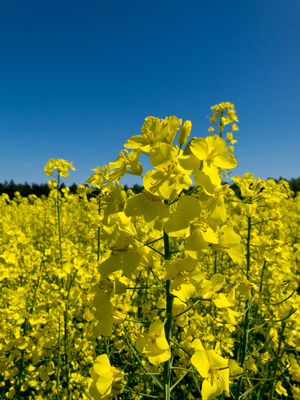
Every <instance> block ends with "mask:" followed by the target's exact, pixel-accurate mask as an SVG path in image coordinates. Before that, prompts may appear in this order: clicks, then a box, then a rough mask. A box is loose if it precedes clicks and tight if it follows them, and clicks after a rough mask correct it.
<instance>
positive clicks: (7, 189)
mask: <svg viewBox="0 0 300 400" xmlns="http://www.w3.org/2000/svg"><path fill="white" fill-rule="evenodd" d="M281 179H284V178H281V177H280V178H279V179H274V180H275V181H276V182H278V181H280V180H281ZM285 180H286V181H287V182H288V183H289V185H290V188H291V190H292V191H293V192H294V194H295V195H296V193H297V192H300V177H299V178H292V179H290V180H287V179H285ZM77 186H78V185H77V184H76V183H73V184H72V185H71V186H69V189H70V192H71V193H76V191H77ZM65 187H66V186H65V184H64V183H62V184H61V185H60V189H63V188H65ZM124 188H125V190H126V191H127V190H128V189H131V190H132V191H133V192H134V193H135V194H138V193H140V192H141V191H142V190H143V186H141V185H139V184H137V183H136V184H135V185H133V187H131V188H129V187H128V185H124ZM231 188H232V189H233V190H234V191H237V190H238V188H237V185H235V184H233V185H231ZM15 192H19V193H20V194H21V196H22V197H28V196H29V195H31V194H34V195H36V196H37V197H41V196H42V195H45V196H48V195H49V192H50V189H49V185H48V183H39V184H38V183H32V184H31V185H30V184H29V183H28V182H25V183H15V182H14V181H13V180H10V181H9V182H8V181H4V183H0V195H1V194H2V193H6V194H7V195H8V196H9V198H10V199H12V198H13V197H14V194H15Z"/></svg>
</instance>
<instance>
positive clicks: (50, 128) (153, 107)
mask: <svg viewBox="0 0 300 400" xmlns="http://www.w3.org/2000/svg"><path fill="white" fill-rule="evenodd" d="M299 21H300V1H299V0H286V1H284V2H283V1H281V0H280V1H279V0H272V1H270V0H251V1H248V0H243V1H240V0H235V1H230V0H229V1H225V0H215V1H201V0H194V1H190V0H185V1H182V0H181V1H178V0H172V1H169V0H165V1H164V0H151V1H150V0H149V1H146V0H145V1H142V0H127V1H124V0H109V1H102V0H87V1H83V0H81V1H79V0H72V1H71V0H42V1H41V0H26V1H24V0H0V37H1V41H0V135H1V147H0V182H4V181H5V180H8V181H9V180H10V179H13V180H14V181H15V183H24V182H25V181H27V182H28V183H33V182H35V183H44V182H47V180H48V178H47V177H46V175H45V174H44V172H43V168H44V165H45V164H46V163H47V161H48V159H49V158H63V159H66V160H68V161H73V163H74V166H75V168H76V172H74V171H72V172H71V174H70V178H68V179H67V180H66V181H65V183H66V184H67V185H68V184H72V183H73V182H76V183H77V184H79V183H84V182H85V180H86V178H87V177H88V176H90V175H91V173H92V171H91V169H92V168H96V167H99V166H102V165H104V164H108V163H109V162H110V161H114V160H115V159H116V157H117V155H118V152H119V151H120V150H121V149H123V144H124V143H125V141H126V140H127V138H128V137H130V136H132V135H136V134H140V131H141V126H142V124H143V122H144V119H145V117H147V116H149V115H152V116H155V117H159V118H164V117H166V116H171V115H175V116H177V117H179V118H182V119H183V120H186V119H189V120H191V121H192V124H193V128H192V136H204V135H206V134H207V128H208V127H209V126H210V124H209V118H208V117H209V115H210V107H211V106H213V105H214V104H217V103H220V102H222V101H230V102H232V103H234V105H235V108H236V110H237V115H238V118H239V121H240V122H239V124H238V125H239V128H240V131H239V132H237V133H236V135H235V136H236V137H237V139H238V145H237V146H236V149H235V156H236V158H237V160H238V166H237V168H236V169H235V170H234V171H233V175H242V174H244V173H246V172H252V173H253V174H254V175H255V177H260V178H262V179H267V178H268V177H273V178H279V177H280V176H282V177H285V178H287V179H290V178H292V177H294V178H297V177H299V176H300V156H299V153H300V132H299V124H300V122H299V121H300V80H299V74H300V50H299V48H300V46H299V43H300V28H299ZM122 182H123V183H127V184H129V185H132V184H133V183H135V182H136V183H141V180H140V179H138V178H136V177H130V176H129V175H128V178H126V179H125V180H124V179H123V180H122Z"/></svg>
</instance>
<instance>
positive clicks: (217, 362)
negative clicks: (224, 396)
mask: <svg viewBox="0 0 300 400" xmlns="http://www.w3.org/2000/svg"><path fill="white" fill-rule="evenodd" d="M191 362H192V364H193V365H194V367H195V368H196V369H197V371H198V372H199V374H200V375H201V376H202V378H204V381H203V383H202V389H201V394H202V399H203V400H212V399H214V398H215V397H216V396H218V395H219V394H221V393H223V391H225V392H226V393H228V394H229V368H228V360H225V358H223V357H221V356H219V355H218V354H217V353H216V352H215V351H214V350H208V351H204V350H200V351H196V352H195V353H194V354H193V356H192V358H191Z"/></svg>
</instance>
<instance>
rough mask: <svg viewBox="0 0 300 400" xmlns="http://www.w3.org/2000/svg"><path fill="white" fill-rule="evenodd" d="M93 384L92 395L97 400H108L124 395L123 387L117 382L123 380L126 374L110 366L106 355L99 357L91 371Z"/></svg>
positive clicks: (91, 387)
mask: <svg viewBox="0 0 300 400" xmlns="http://www.w3.org/2000/svg"><path fill="white" fill-rule="evenodd" d="M90 374H91V377H92V379H93V382H92V384H91V386H90V395H91V396H92V397H93V398H94V399H97V400H107V399H109V398H112V397H114V396H116V395H117V394H120V393H122V386H121V385H120V384H118V383H116V382H118V381H120V380H121V379H123V376H124V372H123V371H122V370H121V369H119V368H115V367H112V366H111V365H110V362H109V359H108V357H107V355H106V354H102V355H101V356H99V357H97V358H96V360H95V363H94V365H93V367H92V368H91V369H90Z"/></svg>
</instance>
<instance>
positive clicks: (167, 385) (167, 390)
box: [163, 233, 173, 400]
mask: <svg viewBox="0 0 300 400" xmlns="http://www.w3.org/2000/svg"><path fill="white" fill-rule="evenodd" d="M164 248H165V255H164V258H165V260H168V259H169V257H170V244H169V236H168V235H167V234H166V233H164ZM170 285H171V279H168V280H167V281H166V303H167V308H166V322H165V335H166V339H167V342H168V344H169V346H170V345H171V339H172V306H173V295H172V294H171V293H170ZM163 382H164V400H170V398H171V358H170V359H169V360H168V361H166V362H165V363H164V372H163Z"/></svg>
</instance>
